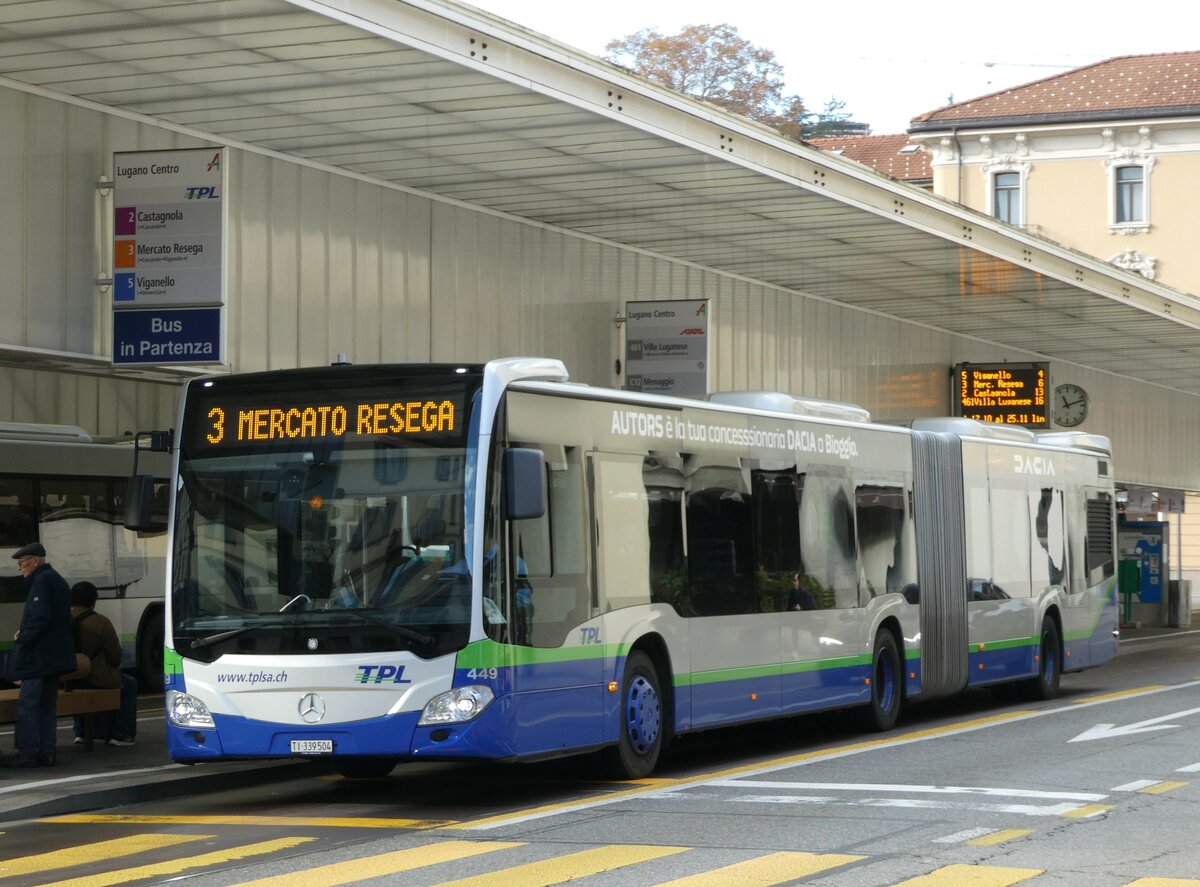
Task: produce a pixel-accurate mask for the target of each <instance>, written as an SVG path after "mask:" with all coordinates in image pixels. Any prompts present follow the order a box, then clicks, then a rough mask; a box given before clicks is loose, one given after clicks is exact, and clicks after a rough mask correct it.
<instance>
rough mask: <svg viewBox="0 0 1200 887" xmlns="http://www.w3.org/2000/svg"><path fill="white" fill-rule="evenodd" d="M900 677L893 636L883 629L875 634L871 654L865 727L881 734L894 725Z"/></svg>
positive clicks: (896, 648)
mask: <svg viewBox="0 0 1200 887" xmlns="http://www.w3.org/2000/svg"><path fill="white" fill-rule="evenodd" d="M902 676H903V672H902V671H901V669H900V650H899V648H898V647H897V646H896V638H895V636H894V635H893V634H892V633H891V632H890V631H887V630H886V629H884V630H883V631H881V632H879V634H877V635H876V636H875V646H874V649H873V651H872V653H871V678H870V683H871V686H870V690H871V702H870V704H869V705H868V706H867V711H866V723H867V727H868V729H871V730H875V731H878V732H880V733H882V732H884V731H885V730H890V729H892V728H893V727H894V726H896V719H897V718H899V717H900V698H901V696H902V695H903V691H902V689H901V688H902V686H903V681H902Z"/></svg>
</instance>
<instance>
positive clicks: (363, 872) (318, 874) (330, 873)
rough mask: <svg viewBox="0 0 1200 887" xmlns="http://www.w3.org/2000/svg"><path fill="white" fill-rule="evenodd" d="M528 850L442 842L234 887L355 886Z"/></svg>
mask: <svg viewBox="0 0 1200 887" xmlns="http://www.w3.org/2000/svg"><path fill="white" fill-rule="evenodd" d="M524 846H525V845H524V844H519V843H515V842H512V841H479V842H476V841H442V842H441V843H438V844H429V845H427V846H425V847H411V848H409V849H408V850H397V851H395V852H394V853H381V854H379V855H378V856H367V857H364V858H362V859H351V860H349V861H348V862H336V863H333V864H332V865H323V866H320V867H319V868H315V869H307V870H306V871H305V872H304V873H303V874H298V873H296V872H290V873H288V874H286V875H276V876H275V877H272V878H260V879H259V880H257V881H243V882H242V883H241V884H235V885H234V887H293V885H295V884H296V883H297V880H300V881H302V882H303V883H304V887H337V885H339V884H353V883H354V882H356V881H366V880H367V879H369V878H382V877H385V876H387V875H394V874H396V873H397V872H408V871H412V870H413V869H419V868H423V867H424V866H427V865H437V864H438V863H441V862H453V861H454V860H456V859H466V858H467V857H468V856H479V855H480V854H483V853H492V852H494V851H496V850H507V849H508V848H509V847H524Z"/></svg>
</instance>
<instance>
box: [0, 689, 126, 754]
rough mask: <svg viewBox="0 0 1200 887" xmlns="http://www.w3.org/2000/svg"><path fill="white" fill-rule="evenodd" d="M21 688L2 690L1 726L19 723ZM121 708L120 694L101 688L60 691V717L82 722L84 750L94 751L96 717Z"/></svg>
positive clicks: (0, 695) (116, 691)
mask: <svg viewBox="0 0 1200 887" xmlns="http://www.w3.org/2000/svg"><path fill="white" fill-rule="evenodd" d="M20 692H21V691H20V688H13V689H11V690H0V724H13V723H16V720H17V694H18V693H20ZM120 708H121V691H120V690H115V689H114V690H104V689H100V688H98V687H61V686H60V687H59V690H58V716H59V717H60V718H64V717H74V716H76V715H78V716H80V717H82V718H83V750H84V751H91V750H92V748H93V747H94V745H95V737H96V715H97V714H99V713H101V712H106V711H114V712H115V711H117V710H119V709H120Z"/></svg>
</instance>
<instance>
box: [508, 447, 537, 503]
mask: <svg viewBox="0 0 1200 887" xmlns="http://www.w3.org/2000/svg"><path fill="white" fill-rule="evenodd" d="M545 513H546V457H545V456H544V455H543V454H542V451H541V450H533V449H528V448H522V447H513V448H511V449H508V450H505V451H504V516H505V517H507V518H508V519H509V520H528V519H530V518H535V517H541V516H542V515H544V514H545Z"/></svg>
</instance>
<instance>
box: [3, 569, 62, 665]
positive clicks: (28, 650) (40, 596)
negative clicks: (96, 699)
mask: <svg viewBox="0 0 1200 887" xmlns="http://www.w3.org/2000/svg"><path fill="white" fill-rule="evenodd" d="M27 584H28V586H29V594H28V596H27V597H26V598H25V609H24V611H23V612H22V613H21V627H20V629H18V631H17V640H16V643H14V644H13V652H12V659H11V664H10V667H9V672H10V675H9V676H10V677H11V678H12V679H13V680H22V679H24V678H44V677H50V676H51V675H60V674H67V673H68V672H72V671H74V670H75V642H74V641H73V640H72V639H71V589H70V588H69V587H68V586H67V580H65V579H63V577H62V576H60V575H58V573H57V572H55V570H54V568H53V567H52V566H50V565H49V564H42V565H41V566H40V567H38V568H37V569H36V570H34V571H33V573H32V574H30V576H29V579H28V580H27Z"/></svg>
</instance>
